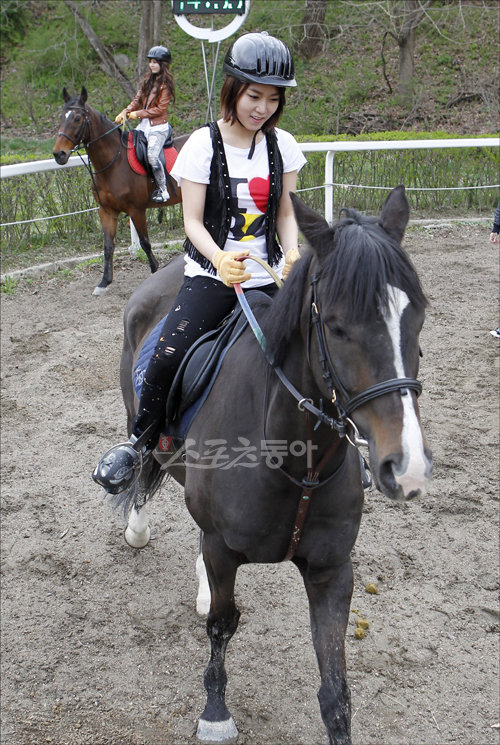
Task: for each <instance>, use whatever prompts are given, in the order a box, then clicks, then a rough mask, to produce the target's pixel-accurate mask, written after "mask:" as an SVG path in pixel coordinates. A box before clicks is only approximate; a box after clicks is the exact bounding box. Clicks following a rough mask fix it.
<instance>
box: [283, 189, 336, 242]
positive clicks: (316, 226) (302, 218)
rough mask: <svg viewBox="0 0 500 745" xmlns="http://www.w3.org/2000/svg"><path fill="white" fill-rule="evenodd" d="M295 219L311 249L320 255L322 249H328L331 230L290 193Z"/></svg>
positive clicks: (315, 213)
mask: <svg viewBox="0 0 500 745" xmlns="http://www.w3.org/2000/svg"><path fill="white" fill-rule="evenodd" d="M290 199H291V200H292V205H293V210H294V212H295V219H296V220H297V225H298V226H299V228H300V230H301V232H302V233H303V235H304V238H305V239H306V240H307V242H308V243H309V244H310V245H311V247H312V248H313V249H314V250H315V251H316V252H317V253H318V254H321V252H322V250H323V249H327V248H328V250H329V249H330V244H331V239H332V236H333V230H332V229H331V228H330V226H329V225H328V223H327V221H326V220H325V219H324V217H321V215H319V214H318V213H317V212H315V211H314V210H312V209H311V208H310V207H307V205H305V204H304V202H302V201H301V200H300V199H299V198H298V196H297V195H296V194H294V193H293V192H290Z"/></svg>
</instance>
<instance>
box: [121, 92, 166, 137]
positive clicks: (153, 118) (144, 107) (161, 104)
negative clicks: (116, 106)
mask: <svg viewBox="0 0 500 745" xmlns="http://www.w3.org/2000/svg"><path fill="white" fill-rule="evenodd" d="M171 98H172V96H171V95H170V93H169V92H168V88H167V86H166V85H160V90H159V91H156V90H155V89H154V88H153V90H152V91H151V93H150V94H149V96H148V100H147V101H146V100H145V99H144V97H143V96H142V95H141V92H140V91H137V93H136V96H135V98H134V100H133V101H131V102H130V103H129V105H128V106H127V108H126V109H125V111H127V112H130V111H136V112H137V117H138V118H139V119H149V120H150V122H151V126H152V127H154V126H155V125H157V124H166V123H167V122H168V113H167V112H168V105H169V103H170V99H171Z"/></svg>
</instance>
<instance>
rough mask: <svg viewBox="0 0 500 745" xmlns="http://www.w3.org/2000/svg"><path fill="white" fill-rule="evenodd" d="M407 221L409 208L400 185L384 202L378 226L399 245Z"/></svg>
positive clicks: (403, 189)
mask: <svg viewBox="0 0 500 745" xmlns="http://www.w3.org/2000/svg"><path fill="white" fill-rule="evenodd" d="M409 219H410V207H409V205H408V200H407V199H406V194H405V187H404V186H403V184H400V186H396V188H395V189H393V190H392V191H391V193H390V194H389V196H388V197H387V199H386V200H385V203H384V206H383V208H382V212H381V213H380V224H381V225H382V227H383V228H384V230H385V231H386V233H389V235H390V236H392V238H395V239H396V240H397V242H398V243H401V241H402V239H403V236H404V234H405V229H406V226H407V225H408V220H409Z"/></svg>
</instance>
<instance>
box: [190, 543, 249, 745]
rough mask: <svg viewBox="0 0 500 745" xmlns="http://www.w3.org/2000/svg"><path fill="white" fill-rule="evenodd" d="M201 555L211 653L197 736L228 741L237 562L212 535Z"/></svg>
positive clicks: (232, 733) (232, 735) (231, 736)
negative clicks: (229, 663) (230, 647)
mask: <svg viewBox="0 0 500 745" xmlns="http://www.w3.org/2000/svg"><path fill="white" fill-rule="evenodd" d="M203 558H204V560H205V565H206V569H207V574H208V581H209V583H210V591H211V603H210V611H209V614H208V618H207V634H208V636H209V639H210V644H211V652H210V660H209V663H208V666H207V668H206V670H205V675H204V684H205V689H206V692H207V703H206V706H205V710H204V712H203V714H202V715H201V718H200V720H199V723H198V731H197V737H198V739H199V740H201V741H202V742H211V743H213V742H217V743H230V742H235V741H236V738H237V736H238V730H237V729H236V725H235V723H234V721H233V718H232V716H231V714H230V713H229V710H228V709H227V706H226V700H225V699H226V683H227V675H226V670H225V667H224V660H225V655H226V648H227V645H228V642H229V640H230V639H231V637H232V636H233V634H234V632H235V631H236V628H237V626H238V621H239V617H240V613H239V611H238V610H237V608H236V605H235V602H234V583H235V579H236V572H237V569H238V566H239V565H240V561H239V559H238V558H237V557H236V556H235V554H234V553H233V552H231V551H230V550H229V549H228V548H227V546H226V545H225V543H224V542H223V540H222V538H220V537H219V536H217V535H214V534H211V535H204V536H203Z"/></svg>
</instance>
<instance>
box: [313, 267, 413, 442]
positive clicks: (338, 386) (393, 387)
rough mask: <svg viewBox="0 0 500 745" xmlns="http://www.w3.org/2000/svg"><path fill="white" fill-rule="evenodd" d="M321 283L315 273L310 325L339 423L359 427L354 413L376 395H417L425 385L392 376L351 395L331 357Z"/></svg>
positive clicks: (409, 379) (324, 378)
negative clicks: (322, 303)
mask: <svg viewBox="0 0 500 745" xmlns="http://www.w3.org/2000/svg"><path fill="white" fill-rule="evenodd" d="M317 285H318V276H317V275H316V274H315V275H314V276H313V277H312V279H311V286H312V294H313V298H312V304H311V322H310V326H313V327H314V328H315V330H316V339H317V342H318V347H319V360H320V365H321V369H322V377H323V380H324V382H325V384H326V385H327V387H328V390H329V392H330V398H331V401H332V403H333V404H335V406H336V408H337V412H338V415H339V420H338V424H340V422H343V423H344V424H345V423H346V422H349V423H350V424H351V425H352V426H354V428H355V430H356V427H355V425H354V423H353V422H352V420H351V418H350V417H351V414H352V412H353V411H355V410H356V409H357V408H358V407H359V406H363V404H366V403H368V401H372V400H373V399H374V398H378V397H379V396H384V395H385V394H386V393H394V392H399V393H401V395H402V396H406V395H407V394H408V390H412V391H415V393H416V394H417V396H419V395H420V394H421V392H422V384H421V383H420V381H418V380H416V379H415V378H390V379H389V380H384V381H382V382H380V383H375V385H372V386H370V387H369V388H367V389H366V390H364V391H362V392H361V393H357V394H356V395H355V396H352V397H349V394H348V392H347V390H346V389H345V387H344V385H343V384H342V381H341V380H340V378H339V376H338V374H337V372H336V370H335V366H334V364H333V362H332V359H331V357H330V352H329V350H328V344H327V342H326V337H325V326H324V323H323V320H322V318H321V312H320V306H319V301H318V289H317ZM308 354H309V351H308ZM339 399H340V400H339ZM336 428H338V427H336Z"/></svg>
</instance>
